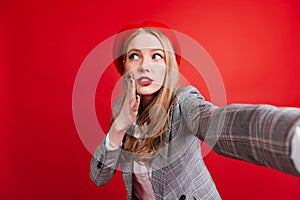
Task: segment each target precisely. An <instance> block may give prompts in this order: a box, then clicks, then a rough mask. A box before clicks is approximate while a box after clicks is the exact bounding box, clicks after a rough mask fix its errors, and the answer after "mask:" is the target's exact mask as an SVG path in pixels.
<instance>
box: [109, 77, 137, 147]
mask: <svg viewBox="0 0 300 200" xmlns="http://www.w3.org/2000/svg"><path fill="white" fill-rule="evenodd" d="M125 84H126V85H127V87H126V88H127V91H126V92H125V100H124V103H123V105H122V108H121V111H120V113H119V115H118V116H117V117H116V119H115V120H114V122H113V124H112V125H111V128H110V131H109V140H110V143H111V144H110V145H111V146H113V147H119V146H120V145H121V143H122V140H123V137H124V134H125V132H126V130H127V129H128V128H129V127H130V126H131V125H132V124H133V122H134V121H135V120H136V117H137V114H138V109H139V105H140V96H139V95H136V85H135V81H134V80H133V76H132V75H131V74H128V75H127V77H126V78H125Z"/></svg>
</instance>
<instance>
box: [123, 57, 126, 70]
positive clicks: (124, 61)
mask: <svg viewBox="0 0 300 200" xmlns="http://www.w3.org/2000/svg"><path fill="white" fill-rule="evenodd" d="M122 63H123V71H125V63H126V60H125V59H123V61H122Z"/></svg>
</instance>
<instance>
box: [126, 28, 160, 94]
mask: <svg viewBox="0 0 300 200" xmlns="http://www.w3.org/2000/svg"><path fill="white" fill-rule="evenodd" d="M124 67H125V73H126V74H132V75H133V78H134V80H135V82H136V88H137V93H138V94H140V95H141V96H147V95H152V94H154V93H155V92H157V91H158V90H159V89H160V88H161V87H162V85H163V83H164V77H165V73H166V63H165V53H164V50H163V47H162V45H161V43H160V42H159V40H158V39H157V38H156V37H155V36H154V35H151V34H149V33H140V34H138V35H137V36H136V37H134V38H133V40H131V42H130V43H129V44H128V49H127V54H126V58H125V60H124Z"/></svg>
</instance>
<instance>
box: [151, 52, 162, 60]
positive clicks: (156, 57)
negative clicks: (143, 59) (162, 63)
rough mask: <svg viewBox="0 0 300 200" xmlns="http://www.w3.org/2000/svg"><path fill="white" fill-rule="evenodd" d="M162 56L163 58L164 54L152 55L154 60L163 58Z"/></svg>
mask: <svg viewBox="0 0 300 200" xmlns="http://www.w3.org/2000/svg"><path fill="white" fill-rule="evenodd" d="M162 58H163V56H162V55H160V54H159V53H156V54H153V56H152V59H154V60H158V59H162Z"/></svg>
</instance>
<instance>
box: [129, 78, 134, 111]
mask: <svg viewBox="0 0 300 200" xmlns="http://www.w3.org/2000/svg"><path fill="white" fill-rule="evenodd" d="M128 78H129V83H128V84H129V87H128V97H129V103H130V105H131V106H133V104H134V103H135V101H136V85H135V84H136V83H135V81H134V79H133V76H132V75H130V76H128Z"/></svg>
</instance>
